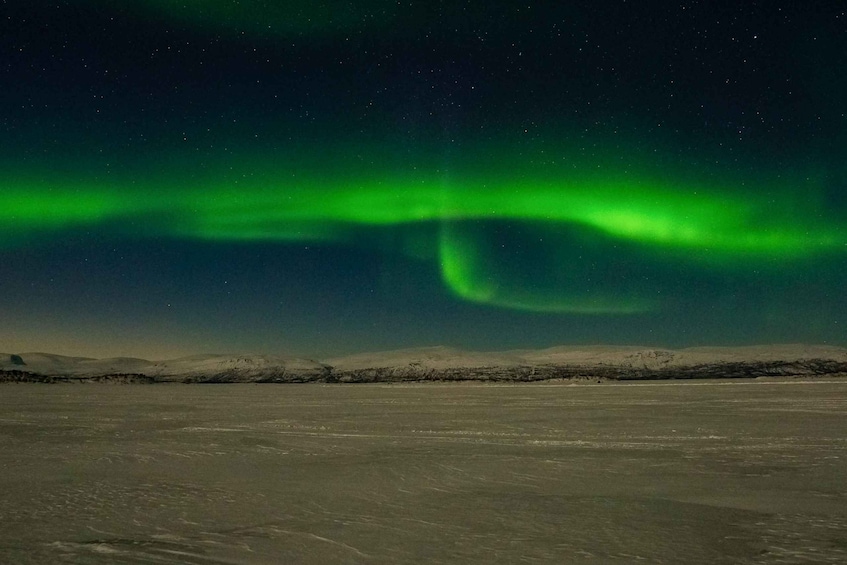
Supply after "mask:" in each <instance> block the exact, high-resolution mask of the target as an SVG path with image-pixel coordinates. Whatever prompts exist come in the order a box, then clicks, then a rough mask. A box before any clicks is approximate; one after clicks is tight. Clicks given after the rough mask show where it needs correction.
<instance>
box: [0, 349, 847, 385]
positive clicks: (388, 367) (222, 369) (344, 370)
mask: <svg viewBox="0 0 847 565" xmlns="http://www.w3.org/2000/svg"><path fill="white" fill-rule="evenodd" d="M842 374H843V375H847V349H844V348H840V347H834V346H810V345H768V346H749V347H696V348H689V349H680V350H669V349H651V348H643V347H633V346H584V347H580V346H563V347H553V348H550V349H543V350H518V351H503V352H474V351H462V350H459V349H453V348H449V347H426V348H418V349H403V350H397V351H387V352H378V353H362V354H357V355H350V356H346V357H339V358H333V359H327V360H324V361H316V360H311V359H303V358H296V357H283V356H274V355H195V356H191V357H183V358H179V359H172V360H165V361H148V360H145V359H136V358H126V357H120V358H109V359H92V358H86V357H67V356H62V355H53V354H47V353H18V354H6V353H0V382H98V381H105V382H149V383H155V382H189V383H191V382H199V383H227V382H230V383H231V382H405V381H463V380H471V381H540V380H550V379H609V380H634V379H692V378H754V377H762V376H788V377H791V376H797V377H811V376H820V375H842Z"/></svg>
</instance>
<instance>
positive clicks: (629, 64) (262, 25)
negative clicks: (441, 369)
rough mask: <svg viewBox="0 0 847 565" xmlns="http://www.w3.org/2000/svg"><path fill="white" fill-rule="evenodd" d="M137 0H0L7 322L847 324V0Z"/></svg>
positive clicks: (254, 345)
mask: <svg viewBox="0 0 847 565" xmlns="http://www.w3.org/2000/svg"><path fill="white" fill-rule="evenodd" d="M131 4H132V6H130V7H126V6H118V7H116V6H114V5H113V3H110V2H104V1H102V0H86V1H80V2H41V1H35V2H32V1H28V2H24V1H17V0H11V1H10V2H8V3H6V4H4V5H3V8H2V11H3V13H2V15H3V16H4V17H3V18H2V20H3V21H2V24H0V25H2V26H3V29H2V40H0V42H1V43H0V45H2V50H3V53H4V61H5V63H4V65H3V67H2V71H0V72H2V75H3V79H4V80H3V83H4V84H5V85H12V86H7V87H6V88H4V91H3V92H2V93H0V101H2V109H3V110H2V111H3V116H2V118H3V119H2V122H0V128H2V129H0V132H2V133H0V147H2V153H0V155H2V168H1V169H0V255H2V260H3V265H4V266H3V272H4V275H3V277H2V280H0V300H2V309H3V312H5V315H4V318H6V319H7V320H11V321H12V323H11V324H9V323H7V324H4V325H3V327H2V329H0V343H3V344H5V345H6V348H5V349H8V350H15V351H28V350H50V351H56V352H70V353H82V354H90V355H96V356H102V355H138V356H147V357H156V356H167V355H178V354H187V353H194V352H201V351H218V352H220V351H236V350H240V351H257V352H258V351H261V352H270V353H282V354H297V355H323V356H325V355H326V354H335V353H342V352H352V351H356V350H364V349H384V348H397V347H412V346H422V345H435V344H444V345H452V346H458V347H468V348H477V349H506V348H522V347H544V346H550V345H556V344H581V343H619V344H620V343H627V344H641V345H657V346H670V347H679V346H693V345H711V344H721V345H731V344H744V343H767V342H786V341H791V342H795V341H804V342H821V343H834V344H842V345H843V344H845V343H847V333H845V330H844V328H843V326H844V324H847V320H845V319H844V315H845V312H847V310H845V307H847V301H845V299H844V297H843V292H842V290H841V289H842V280H843V275H844V273H845V272H847V271H845V259H847V186H845V181H847V102H845V100H847V99H846V98H845V97H844V96H843V92H847V70H845V68H844V65H843V63H842V60H843V56H844V54H845V53H847V39H845V38H847V33H845V28H847V16H845V11H844V9H843V8H838V7H837V6H835V5H834V4H833V3H831V2H830V3H828V2H811V3H805V4H803V5H795V4H794V3H787V2H776V3H769V4H767V5H763V6H759V5H757V4H755V3H746V4H745V3H740V4H739V3H733V2H716V3H708V4H701V3H697V2H683V3H679V4H677V5H674V6H670V5H668V4H666V3H658V2H648V3H633V2H626V1H624V0H618V1H616V2H611V1H610V2H591V3H589V2H578V3H569V4H568V6H566V7H561V6H555V5H547V4H538V3H528V4H527V3H524V4H521V5H520V6H518V5H516V4H514V5H513V4H509V3H490V2H487V3H486V2H452V1H445V2H435V3H433V2H386V1H381V0H370V1H366V2H337V1H333V2H286V3H271V2H260V1H249V2H247V1H241V2H238V1H235V0H228V1H224V0H221V1H214V2H213V1H204V2H169V1H164V0H145V1H139V2H134V3H131ZM550 4H555V3H550ZM0 349H2V348H0Z"/></svg>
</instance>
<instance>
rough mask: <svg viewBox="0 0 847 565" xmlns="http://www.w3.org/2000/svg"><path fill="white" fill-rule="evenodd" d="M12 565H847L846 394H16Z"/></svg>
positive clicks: (5, 488)
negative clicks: (49, 564) (558, 564)
mask: <svg viewBox="0 0 847 565" xmlns="http://www.w3.org/2000/svg"><path fill="white" fill-rule="evenodd" d="M0 493H2V494H1V495H0V521H2V529H0V562H2V563H189V564H206V563H248V564H253V563H256V564H260V563H261V564H265V563H267V564H277V563H314V564H327V563H386V564H388V563H486V564H488V563H517V562H521V563H534V562H538V563H587V564H595V563H634V562H639V561H641V562H644V563H669V564H678V563H703V564H707V563H708V564H714V563H847V380H845V381H829V382H820V381H818V382H800V381H783V382H776V381H770V382H763V381H755V382H752V381H746V382H717V381H713V382H686V383H682V382H673V383H662V384H602V385H596V386H592V385H577V386H574V385H566V384H532V385H462V384H446V385H445V384H421V385H408V384H407V385H385V386H376V385H352V386H350V385H347V386H345V385H157V386H141V385H138V386H109V385H54V386H48V385H5V386H2V387H0Z"/></svg>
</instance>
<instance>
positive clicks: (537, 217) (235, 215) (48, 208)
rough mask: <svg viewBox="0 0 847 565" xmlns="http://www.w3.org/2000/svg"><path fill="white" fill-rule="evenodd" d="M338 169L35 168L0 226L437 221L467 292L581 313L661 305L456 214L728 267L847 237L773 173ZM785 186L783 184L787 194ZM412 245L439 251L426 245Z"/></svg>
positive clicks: (560, 254)
mask: <svg viewBox="0 0 847 565" xmlns="http://www.w3.org/2000/svg"><path fill="white" fill-rule="evenodd" d="M350 151H352V148H351V149H350ZM512 161H514V160H512ZM512 164H514V162H512ZM514 168H515V169H521V168H522V167H514ZM523 168H524V169H526V167H523ZM327 169H328V172H327V171H324V172H320V171H317V170H315V169H313V168H309V167H301V168H295V169H293V170H288V169H284V170H278V169H276V168H275V167H273V166H272V165H268V164H256V163H252V164H251V165H250V166H249V168H244V169H236V170H235V171H230V170H226V171H224V170H221V171H218V172H217V173H209V174H207V175H205V177H204V179H202V180H199V181H198V180H196V179H195V180H192V178H191V177H190V176H186V175H184V174H183V175H180V174H179V173H178V172H173V173H172V174H171V175H169V178H168V180H167V181H157V180H156V179H153V178H151V179H138V178H135V179H133V181H134V183H135V186H133V185H131V184H128V183H129V181H128V180H126V179H123V180H122V179H120V177H117V180H115V181H111V182H106V181H103V180H98V179H88V180H87V179H86V178H84V177H82V178H76V179H74V178H71V179H69V178H67V176H62V177H57V178H54V179H52V180H51V179H49V178H45V177H44V176H42V177H40V178H39V179H38V180H27V176H26V175H19V176H18V177H17V178H16V177H15V176H12V175H8V174H7V176H6V178H5V179H3V180H2V182H3V184H4V185H5V186H6V187H7V188H6V190H4V191H3V193H2V194H0V211H2V212H0V234H2V236H3V238H4V239H5V243H6V245H7V246H9V245H15V244H16V242H18V243H19V242H20V241H22V238H25V239H29V240H30V241H31V240H33V239H37V238H38V237H39V235H44V236H50V237H54V236H55V235H56V233H57V232H60V231H61V230H63V229H66V228H74V229H85V230H95V231H96V230H97V229H101V228H102V229H106V230H117V231H118V232H120V234H121V235H122V236H128V237H153V236H155V237H174V238H191V239H201V240H218V241H289V242H290V241H330V242H337V243H344V242H345V241H348V240H353V239H355V233H356V231H357V230H367V229H371V228H380V227H398V228H399V227H402V226H415V225H419V224H420V225H423V224H432V223H435V224H438V225H441V226H442V228H440V229H439V235H438V236H437V238H438V241H437V242H433V243H432V244H431V245H430V247H431V248H432V249H435V250H436V252H435V254H434V255H433V254H430V256H429V258H430V260H432V261H434V262H435V264H436V265H437V268H439V269H440V271H441V273H442V279H443V281H444V282H445V283H446V284H447V285H448V287H449V288H450V289H451V290H452V291H453V292H454V293H455V294H456V295H458V296H460V297H462V298H465V299H468V300H472V301H475V302H481V303H488V304H492V305H497V306H502V307H510V308H520V309H527V310H533V311H556V312H573V313H611V312H616V313H632V312H640V311H644V310H648V309H652V308H656V307H659V306H660V304H658V303H657V301H656V300H655V299H652V298H646V297H638V296H634V295H632V294H631V293H627V292H626V289H625V288H623V289H621V288H616V289H605V290H603V289H590V288H589V289H587V290H580V291H577V290H575V289H576V288H580V287H581V286H583V285H582V284H581V283H580V281H579V278H578V273H575V272H572V271H569V270H567V269H566V271H567V272H568V273H569V274H567V276H564V275H563V276H555V275H553V273H554V272H555V269H552V266H553V265H556V264H560V263H562V262H563V261H564V262H566V263H567V262H568V259H567V249H566V248H565V247H564V246H563V247H560V248H556V247H549V246H547V247H545V248H544V250H543V253H542V257H540V260H542V261H544V262H545V263H547V265H548V268H547V274H546V277H547V278H548V279H550V280H552V281H554V283H555V284H552V285H548V286H550V288H547V289H546V290H543V291H541V290H538V289H536V290H535V291H533V287H532V286H531V285H530V286H522V285H518V284H509V283H507V281H506V278H508V277H506V276H505V275H504V273H506V272H508V268H507V267H505V266H503V265H502V263H503V259H498V258H496V257H492V256H491V254H490V253H487V252H485V248H486V243H485V241H486V238H485V237H484V236H480V235H479V234H475V233H474V232H473V230H467V229H462V228H457V227H455V226H459V225H460V224H463V223H464V225H468V224H467V223H468V222H473V223H476V224H479V225H485V224H486V223H490V222H504V221H509V222H515V223H517V224H524V225H535V226H537V227H538V229H539V230H541V231H542V232H546V233H548V234H549V235H554V234H555V233H556V232H557V230H560V229H562V228H567V227H568V226H570V227H574V226H576V227H578V226H582V227H583V228H589V229H590V230H594V231H595V232H596V233H598V234H602V236H603V237H605V238H608V239H609V240H610V241H619V242H620V243H621V244H623V243H626V244H631V245H635V246H636V248H637V249H640V250H641V251H642V252H647V253H649V252H653V253H662V252H664V253H670V255H668V258H667V259H665V260H671V261H674V262H676V263H681V264H695V265H696V264H705V265H707V266H708V268H710V269H724V270H726V269H730V270H731V269H733V268H736V267H738V266H742V265H743V266H744V267H745V268H747V267H749V266H750V265H751V264H752V265H755V264H760V265H761V266H763V267H764V266H766V265H767V264H768V263H769V262H771V261H773V260H775V259H778V260H779V261H782V262H785V261H789V262H790V261H793V260H801V259H804V258H808V257H813V256H816V255H819V254H821V253H831V252H834V251H835V252H841V251H842V250H843V249H844V246H845V243H847V237H845V234H844V232H843V226H842V225H841V223H839V222H837V221H836V220H826V219H825V218H826V214H825V210H823V209H821V207H820V205H819V204H817V202H816V199H815V198H809V197H808V196H807V197H806V198H804V199H803V200H802V201H800V200H798V199H796V198H795V199H792V198H787V197H786V196H787V195H790V194H792V193H796V189H793V188H792V187H791V186H788V185H784V186H781V187H780V186H777V187H774V186H771V187H769V189H770V190H769V191H768V192H767V193H766V194H768V195H769V196H767V197H761V196H756V194H757V192H756V191H755V190H754V191H749V190H748V191H745V192H742V191H739V190H737V186H736V185H737V184H741V182H742V181H734V182H733V180H732V179H725V180H724V181H723V182H724V183H725V184H718V185H717V186H715V187H710V186H707V183H705V182H703V183H700V184H699V185H698V186H696V187H687V188H686V187H685V186H683V182H682V181H680V182H678V183H677V182H674V181H673V179H672V178H668V177H667V175H658V174H653V175H648V174H637V173H629V172H627V174H615V173H603V172H596V173H586V172H578V173H575V174H573V175H571V176H568V175H567V174H566V173H564V172H560V171H558V173H559V174H560V176H559V177H556V176H554V175H551V174H550V171H549V170H547V171H543V170H542V173H543V174H539V175H537V176H532V175H531V174H527V173H523V172H522V173H519V174H514V173H512V174H510V172H509V170H488V171H481V170H477V169H474V168H468V167H465V168H464V169H458V170H456V171H452V172H451V174H450V175H449V176H446V175H445V174H444V172H443V171H439V170H431V171H423V170H420V169H415V170H412V171H409V174H406V175H404V174H401V173H398V172H394V173H392V174H382V173H381V172H380V171H379V170H378V167H374V169H373V170H371V171H365V172H364V173H363V172H362V171H361V170H359V171H356V170H350V168H349V167H347V168H345V166H344V165H343V164H342V165H340V166H338V167H327ZM30 178H33V176H32V175H30ZM713 184H715V183H713ZM803 188H804V189H805V194H806V195H809V194H813V192H812V191H813V190H815V189H816V187H814V186H813V185H812V183H811V182H806V185H805V186H804V187H803ZM761 192H762V191H761V190H760V191H759V193H761ZM774 193H779V194H781V195H782V196H781V197H780V198H778V199H775V198H773V197H772V195H773V194H774ZM480 223H481V224H480ZM563 245H566V243H565V244H563ZM401 247H402V248H404V249H405V250H406V251H408V250H410V249H411V254H417V255H427V253H426V252H420V253H416V252H415V251H414V247H415V246H414V245H405V244H404V245H402V246H401ZM498 264H500V266H499V267H498Z"/></svg>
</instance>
